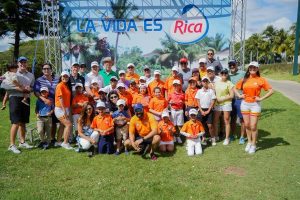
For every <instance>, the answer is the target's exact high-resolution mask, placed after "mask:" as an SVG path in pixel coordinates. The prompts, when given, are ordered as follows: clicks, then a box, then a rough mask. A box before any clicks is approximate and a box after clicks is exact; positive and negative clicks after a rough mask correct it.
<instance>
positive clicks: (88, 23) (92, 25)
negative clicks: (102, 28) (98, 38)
mask: <svg viewBox="0 0 300 200" xmlns="http://www.w3.org/2000/svg"><path fill="white" fill-rule="evenodd" d="M90 29H91V30H92V31H94V32H96V29H95V26H94V22H93V21H92V20H90V19H89V20H88V22H87V25H86V30H85V31H86V32H88V31H90Z"/></svg>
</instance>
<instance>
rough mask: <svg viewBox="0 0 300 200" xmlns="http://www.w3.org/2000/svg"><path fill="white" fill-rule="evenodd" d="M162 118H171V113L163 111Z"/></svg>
mask: <svg viewBox="0 0 300 200" xmlns="http://www.w3.org/2000/svg"><path fill="white" fill-rule="evenodd" d="M161 117H162V118H164V117H169V112H167V111H163V112H162V113H161Z"/></svg>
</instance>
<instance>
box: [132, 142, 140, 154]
mask: <svg viewBox="0 0 300 200" xmlns="http://www.w3.org/2000/svg"><path fill="white" fill-rule="evenodd" d="M132 147H133V148H134V149H135V150H136V151H137V152H140V151H141V148H140V147H139V146H137V145H136V143H135V142H133V143H132Z"/></svg>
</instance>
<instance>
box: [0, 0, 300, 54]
mask: <svg viewBox="0 0 300 200" xmlns="http://www.w3.org/2000/svg"><path fill="white" fill-rule="evenodd" d="M297 2H298V1H297V0H249V1H247V10H246V15H247V17H246V20H247V22H246V38H248V37H249V36H251V35H252V34H253V33H260V32H261V31H262V30H264V28H266V27H267V26H268V25H273V26H274V27H276V28H284V29H286V30H287V29H288V28H289V27H290V26H291V25H292V23H294V22H296V18H297ZM209 23H210V27H214V28H210V30H209V33H208V35H209V36H213V35H215V33H216V32H222V31H223V33H224V35H225V37H227V38H229V37H230V25H229V23H230V19H228V18H223V19H221V18H219V19H218V23H220V24H223V26H218V25H215V23H216V22H214V20H213V19H212V20H210V21H209ZM224 27H225V29H226V31H224ZM227 28H229V30H228V29H227ZM115 35H116V34H112V36H111V37H109V42H110V43H111V44H112V45H114V44H115ZM21 37H22V38H23V39H24V40H30V38H26V37H25V36H24V35H22V36H21ZM160 37H161V35H159V34H157V33H154V32H152V33H147V38H149V40H150V41H151V45H150V46H149V45H143V44H144V43H145V38H144V37H141V36H139V35H138V34H131V39H130V40H129V39H128V38H127V37H126V36H121V37H120V46H121V48H120V51H121V52H122V51H124V50H125V47H126V48H128V47H132V46H135V45H136V44H141V45H138V46H140V47H141V48H142V50H143V53H149V52H150V51H151V50H153V49H154V48H159V47H160V40H159V38H160ZM9 43H13V35H10V36H8V37H4V38H1V39H0V51H5V50H7V49H8V48H9V46H10V44H9Z"/></svg>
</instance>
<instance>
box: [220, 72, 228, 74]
mask: <svg viewBox="0 0 300 200" xmlns="http://www.w3.org/2000/svg"><path fill="white" fill-rule="evenodd" d="M220 74H221V75H227V74H228V73H227V72H221V73H220Z"/></svg>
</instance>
